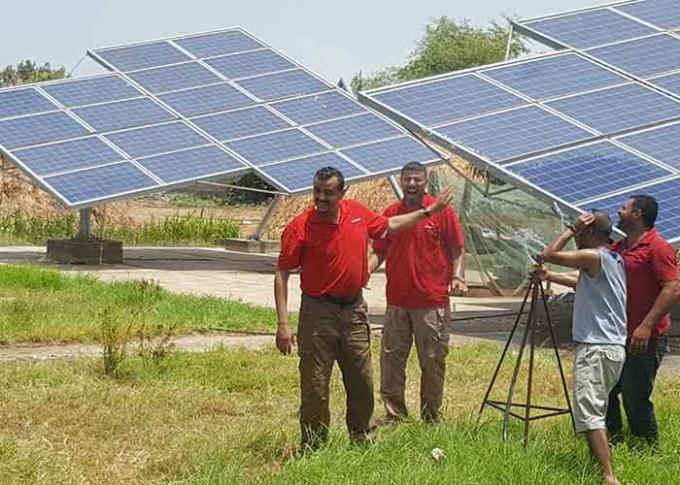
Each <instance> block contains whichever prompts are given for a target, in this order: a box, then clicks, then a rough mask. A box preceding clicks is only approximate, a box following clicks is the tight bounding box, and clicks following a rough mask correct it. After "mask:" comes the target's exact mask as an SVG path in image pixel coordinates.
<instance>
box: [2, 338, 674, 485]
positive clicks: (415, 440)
mask: <svg viewBox="0 0 680 485" xmlns="http://www.w3.org/2000/svg"><path fill="white" fill-rule="evenodd" d="M498 353H499V349H498V347H497V346H494V345H488V346H464V347H459V348H454V349H452V351H451V353H450V354H449V358H448V372H447V382H446V386H447V387H446V393H445V400H444V406H443V418H444V423H443V424H441V425H437V426H429V427H428V426H424V425H422V424H420V423H419V422H418V421H416V420H413V421H409V422H406V423H405V424H402V425H398V426H391V427H388V428H383V429H381V431H380V432H379V434H378V436H377V438H376V440H375V442H374V444H372V445H369V446H364V447H356V446H352V445H350V444H349V443H348V441H347V438H346V436H345V430H344V425H343V416H342V413H343V411H344V404H343V403H344V394H343V393H342V391H341V383H340V379H339V375H338V374H337V372H336V374H335V375H334V377H333V379H332V399H331V404H332V409H333V424H332V432H331V438H332V439H331V442H330V444H329V445H328V446H327V447H325V448H323V449H321V450H320V451H318V452H316V453H314V454H311V455H309V456H306V457H300V458H295V459H291V460H288V461H285V462H283V463H281V462H280V457H281V453H282V450H284V449H285V448H286V447H287V446H289V445H291V444H295V443H296V442H297V440H298V439H299V434H298V427H297V406H298V380H297V358H295V357H283V356H280V355H278V354H277V353H276V352H275V351H274V350H269V351H259V352H253V351H227V350H219V349H218V350H215V351H211V352H206V353H203V354H182V353H174V354H171V355H170V356H169V357H167V358H166V359H165V360H164V361H162V362H161V363H159V364H156V365H149V364H148V363H144V362H143V361H142V360H139V359H133V358H131V359H128V360H126V361H125V364H124V367H123V369H122V373H121V377H120V378H118V379H109V378H104V377H102V374H101V363H100V362H99V361H97V360H67V361H59V362H52V363H49V362H48V363H34V364H27V363H16V364H4V365H0V422H1V423H2V426H0V483H3V484H19V483H21V484H23V483H27V484H28V483H31V484H33V483H37V484H48V483H49V484H62V483H79V484H81V483H111V484H119V483H120V484H122V483H125V484H142V483H144V484H148V483H182V484H224V483H281V484H283V483H309V484H317V483H331V484H363V483H375V484H383V483H394V484H403V483H408V484H411V483H413V484H432V483H435V484H437V483H442V484H444V483H467V484H478V483H503V484H529V483H531V484H596V483H598V479H597V470H596V468H595V467H594V465H592V464H590V463H589V462H588V459H587V454H586V445H585V443H584V442H582V441H580V440H578V439H576V438H575V437H574V436H573V434H572V432H571V428H570V425H569V420H568V418H566V417H561V418H552V419H548V420H545V421H542V422H538V423H535V424H534V425H532V428H531V439H530V443H529V446H528V447H527V448H526V449H524V448H523V447H522V445H521V443H520V435H521V431H520V429H519V425H518V423H513V424H514V426H513V427H512V433H513V434H512V437H511V441H510V442H509V443H508V444H503V443H502V442H501V440H500V418H501V416H500V413H497V412H494V411H486V412H485V414H484V416H483V419H482V422H481V425H480V426H477V425H476V424H475V417H476V410H477V407H478V405H479V403H480V400H481V398H482V396H483V392H484V390H485V387H486V384H487V382H488V379H489V376H490V374H491V371H492V370H493V366H494V364H495V362H496V359H497V357H498ZM375 354H376V353H375V352H374V356H375ZM471 363H474V365H471ZM375 365H376V366H377V361H376V362H375ZM376 369H377V367H376ZM537 369H538V370H537V372H539V376H538V379H537V381H536V382H537V388H536V390H535V393H534V397H535V401H540V402H542V403H543V404H549V403H552V404H558V403H559V401H558V400H556V398H555V396H556V395H557V394H556V389H558V386H557V382H556V381H555V379H552V378H547V377H548V374H550V375H551V376H552V374H554V373H553V372H552V371H553V369H554V367H553V364H552V361H551V360H550V359H549V358H548V357H547V356H546V355H539V364H538V367H537ZM541 373H544V374H541ZM408 374H409V377H410V380H409V388H408V393H407V397H408V401H409V404H410V406H411V409H414V408H415V406H416V396H417V392H418V391H417V389H418V388H417V385H418V382H417V379H416V376H417V370H416V368H415V361H414V360H413V359H411V362H410V363H409V370H408ZM541 375H542V376H543V377H541ZM505 377H506V376H505V375H504V379H505ZM503 382H507V381H506V380H504V381H503ZM499 389H501V388H500V387H499ZM678 395H680V381H679V380H677V379H675V380H671V379H664V380H661V381H660V382H659V384H658V387H657V390H656V395H655V400H656V402H657V408H658V414H659V418H660V422H661V443H662V448H661V451H660V452H659V453H657V454H654V455H650V454H645V453H644V452H640V451H636V450H634V449H629V447H628V446H626V445H620V446H618V447H617V448H616V449H615V451H614V459H615V466H616V470H617V472H618V474H619V477H620V479H621V480H622V482H623V483H626V484H630V483H635V484H673V483H677V477H678V475H679V474H680V461H679V460H678V450H680V420H679V419H678V416H679V415H680V404H679V403H678V400H677V396H678ZM499 397H500V396H499ZM376 409H377V410H378V411H379V413H381V408H380V402H379V401H378V402H377V408H376ZM434 448H441V449H442V450H444V453H445V456H444V458H442V459H441V460H438V461H436V460H434V459H433V458H432V457H431V451H432V450H433V449H434Z"/></svg>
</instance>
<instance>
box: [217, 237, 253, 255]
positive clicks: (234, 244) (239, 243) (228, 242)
mask: <svg viewBox="0 0 680 485" xmlns="http://www.w3.org/2000/svg"><path fill="white" fill-rule="evenodd" d="M224 248H225V249H226V250H228V251H239V252H242V253H259V252H262V248H261V245H260V241H257V240H255V239H236V238H229V239H225V241H224Z"/></svg>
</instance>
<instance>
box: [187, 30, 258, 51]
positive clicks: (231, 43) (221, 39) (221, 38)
mask: <svg viewBox="0 0 680 485" xmlns="http://www.w3.org/2000/svg"><path fill="white" fill-rule="evenodd" d="M174 42H175V43H176V44H177V45H179V46H180V47H182V48H183V49H185V50H187V51H189V52H191V53H192V54H193V55H195V56H196V57H198V58H205V57H214V56H220V55H223V54H231V53H234V52H242V51H248V50H252V49H259V48H261V47H264V46H263V45H262V44H260V43H259V42H258V41H256V40H255V39H253V38H252V37H250V36H248V35H246V34H244V33H243V32H240V31H238V30H229V31H226V32H216V33H213V34H204V35H198V36H195V37H186V38H184V39H177V40H175V41H174Z"/></svg>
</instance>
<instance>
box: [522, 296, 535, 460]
mask: <svg viewBox="0 0 680 485" xmlns="http://www.w3.org/2000/svg"><path fill="white" fill-rule="evenodd" d="M537 297H538V284H536V285H535V286H534V291H533V293H532V294H531V298H532V300H534V301H535V300H536V298H537ZM527 325H530V326H531V342H530V344H529V376H528V378H527V407H526V408H525V409H524V446H525V447H526V445H527V443H528V442H529V420H530V417H531V385H532V382H533V378H534V346H535V345H536V312H535V311H534V313H533V318H532V319H530V320H529V322H528V323H527Z"/></svg>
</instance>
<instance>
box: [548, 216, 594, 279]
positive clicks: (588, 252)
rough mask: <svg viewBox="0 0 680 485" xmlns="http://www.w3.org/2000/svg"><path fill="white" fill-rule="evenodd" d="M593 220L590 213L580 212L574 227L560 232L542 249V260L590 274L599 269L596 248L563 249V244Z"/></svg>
mask: <svg viewBox="0 0 680 485" xmlns="http://www.w3.org/2000/svg"><path fill="white" fill-rule="evenodd" d="M594 220H595V218H594V216H593V215H592V214H582V215H581V216H580V217H579V218H578V219H577V221H576V224H575V226H574V227H570V228H568V229H567V230H566V231H564V232H563V233H562V234H560V235H559V236H557V237H556V238H555V239H553V240H552V241H551V242H550V244H548V245H547V246H546V247H545V249H544V250H543V260H544V261H546V262H548V263H554V264H559V265H560V266H566V267H568V268H574V269H584V270H586V271H588V273H589V274H590V275H591V276H594V275H596V274H597V273H598V272H599V271H600V264H601V263H600V253H599V251H598V250H597V249H577V250H576V251H564V246H566V245H567V243H568V242H569V240H570V239H571V238H572V237H574V236H575V235H576V231H581V230H583V229H585V228H586V227H587V226H589V225H590V224H592V223H593V221H594Z"/></svg>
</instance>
